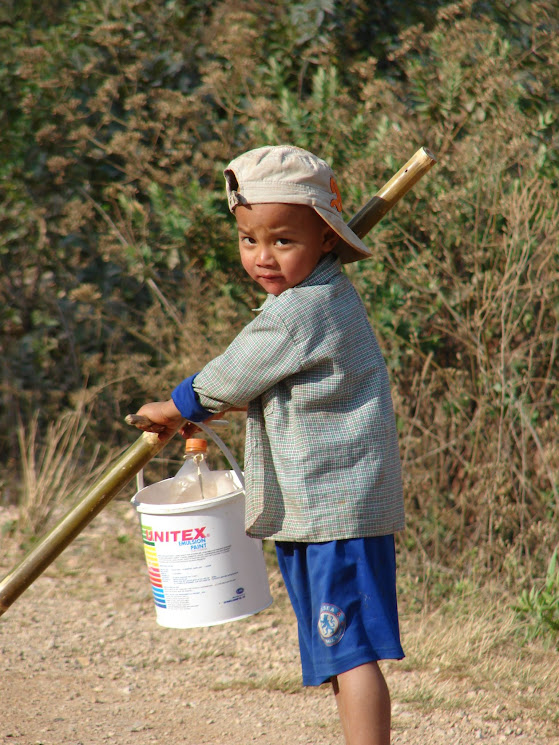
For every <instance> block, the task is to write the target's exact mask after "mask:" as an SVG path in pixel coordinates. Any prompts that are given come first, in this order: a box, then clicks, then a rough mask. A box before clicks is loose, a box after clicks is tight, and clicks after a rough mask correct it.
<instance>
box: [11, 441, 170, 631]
mask: <svg viewBox="0 0 559 745" xmlns="http://www.w3.org/2000/svg"><path fill="white" fill-rule="evenodd" d="M165 445H166V441H165V440H160V439H159V437H158V435H157V434H156V433H152V432H144V433H143V435H142V436H141V437H139V438H138V439H137V440H136V442H135V443H134V444H133V445H131V446H130V447H129V448H128V450H126V452H125V453H124V454H123V455H122V456H121V457H120V458H119V459H118V460H117V461H116V463H115V464H114V465H112V466H111V468H110V469H109V471H108V472H107V473H106V474H105V475H104V476H102V477H101V478H100V479H99V480H98V481H97V482H96V483H95V484H94V485H93V486H92V487H91V489H90V490H89V491H88V493H87V494H86V496H85V497H84V498H83V499H82V500H81V501H80V502H78V504H77V505H76V506H75V507H74V508H73V509H72V510H70V512H68V513H67V514H66V515H65V516H64V517H63V518H62V519H61V520H60V522H59V523H58V524H57V525H55V527H54V528H53V529H52V530H51V531H50V533H48V534H47V535H46V536H45V537H44V538H42V539H41V541H40V542H39V543H38V544H37V545H36V546H35V547H34V548H33V549H32V550H31V551H30V552H29V553H28V554H27V556H25V557H24V559H23V560H22V561H21V563H20V564H19V565H18V566H17V567H16V568H15V569H14V570H13V571H11V572H10V573H9V574H7V575H6V577H4V579H3V580H2V582H0V616H1V615H3V614H4V613H5V612H6V611H7V610H8V608H9V607H10V605H11V604H12V603H13V602H14V600H16V599H17V598H18V597H19V596H20V595H21V593H22V592H23V591H24V590H26V589H27V588H28V587H29V585H30V584H32V583H33V582H34V581H35V580H36V579H37V577H38V576H39V575H40V574H41V573H42V572H43V571H44V570H45V569H46V568H47V567H48V566H49V564H51V562H53V561H54V559H56V557H57V556H58V555H59V554H60V553H62V551H63V550H64V549H65V548H66V546H68V545H69V544H70V543H71V542H72V541H73V540H74V538H75V537H76V536H77V535H78V534H79V533H81V531H82V530H83V529H84V528H85V527H86V525H88V524H89V523H90V522H91V520H93V518H94V517H95V516H96V515H97V514H98V513H99V512H101V510H102V509H103V508H104V507H105V506H106V505H107V504H108V503H109V502H110V501H111V499H112V498H113V497H114V496H116V494H118V492H119V491H120V490H121V489H122V488H123V487H124V486H125V485H126V484H127V483H128V482H129V481H130V480H131V479H132V478H134V476H135V475H136V474H137V473H138V472H139V471H140V470H141V469H142V468H143V467H144V466H145V465H146V463H148V462H149V461H150V460H151V459H152V458H153V457H154V456H155V455H157V453H158V452H159V451H160V450H161V449H162V448H163V447H164V446H165Z"/></svg>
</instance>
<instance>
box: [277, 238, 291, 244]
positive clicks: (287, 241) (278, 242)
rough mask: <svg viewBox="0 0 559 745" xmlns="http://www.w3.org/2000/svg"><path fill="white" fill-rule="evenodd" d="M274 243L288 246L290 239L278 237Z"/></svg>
mask: <svg viewBox="0 0 559 745" xmlns="http://www.w3.org/2000/svg"><path fill="white" fill-rule="evenodd" d="M276 243H277V244H278V246H288V245H289V244H290V243H291V241H290V240H289V238H278V239H277V240H276Z"/></svg>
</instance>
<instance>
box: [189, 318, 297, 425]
mask: <svg viewBox="0 0 559 745" xmlns="http://www.w3.org/2000/svg"><path fill="white" fill-rule="evenodd" d="M301 368H302V359H301V354H300V351H299V349H298V347H297V344H296V342H295V340H294V338H293V336H292V334H291V333H290V331H289V329H288V328H287V326H286V325H285V323H284V321H283V320H282V318H281V317H280V316H279V314H278V313H274V312H265V311H262V312H261V314H260V315H259V316H258V317H257V318H255V319H254V321H252V322H251V323H249V325H248V326H246V327H245V328H244V329H243V330H242V331H241V333H240V334H239V335H238V336H237V337H236V338H235V339H234V340H233V342H232V343H231V344H230V345H229V347H228V348H227V349H226V350H225V352H224V353H223V354H221V355H220V356H219V357H216V358H215V359H214V360H212V361H211V362H209V363H208V364H207V365H206V366H205V367H204V368H203V369H202V371H201V372H200V373H199V374H198V375H197V376H196V378H195V380H194V382H193V390H194V392H195V393H196V394H197V396H198V400H199V402H200V404H201V406H203V407H204V408H205V409H206V410H208V411H211V412H212V413H216V412H218V411H224V410H225V409H227V408H230V407H231V406H246V405H247V404H248V402H249V401H252V400H253V399H255V398H257V397H258V396H260V395H261V394H262V393H264V391H266V390H268V389H269V388H271V387H272V386H273V385H275V384H276V383H277V382H278V381H280V380H282V379H283V378H286V377H287V376H289V375H293V374H294V373H296V372H298V371H299V370H301Z"/></svg>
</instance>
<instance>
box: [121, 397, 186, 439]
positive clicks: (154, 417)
mask: <svg viewBox="0 0 559 745" xmlns="http://www.w3.org/2000/svg"><path fill="white" fill-rule="evenodd" d="M135 416H137V417H146V418H147V419H148V420H149V422H142V421H141V420H140V421H134V416H133V417H130V421H129V424H134V425H135V426H136V427H137V428H138V429H141V430H143V431H144V432H157V434H158V435H159V439H160V440H169V439H170V438H171V437H172V436H173V435H174V434H175V432H176V431H177V430H178V429H179V427H180V426H181V424H182V423H183V422H184V417H183V416H182V414H181V413H180V411H179V410H178V409H177V407H176V406H175V403H174V401H173V399H172V398H170V399H169V400H168V401H154V402H152V403H149V404H144V405H143V406H142V407H141V408H140V409H138V411H137V413H136V415H135ZM188 426H189V425H188V424H186V425H185V427H184V429H186V428H188ZM192 426H193V427H194V426H195V425H192ZM181 434H182V432H181Z"/></svg>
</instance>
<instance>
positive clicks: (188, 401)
mask: <svg viewBox="0 0 559 745" xmlns="http://www.w3.org/2000/svg"><path fill="white" fill-rule="evenodd" d="M197 374H198V373H195V374H194V375H191V376H190V377H189V378H186V379H185V380H183V381H182V383H179V384H178V386H177V387H176V388H175V390H174V391H173V392H172V393H171V398H172V399H173V402H174V404H175V406H176V407H177V409H178V410H179V411H180V413H181V414H182V415H183V417H184V418H185V419H189V420H190V421H191V422H203V421H204V420H205V419H208V418H209V417H211V416H212V415H213V413H214V412H213V411H208V410H207V409H205V408H204V407H203V406H202V404H201V403H200V401H199V399H198V396H197V395H196V392H195V391H194V388H193V387H192V382H193V380H194V378H195V377H196V375H197Z"/></svg>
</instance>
